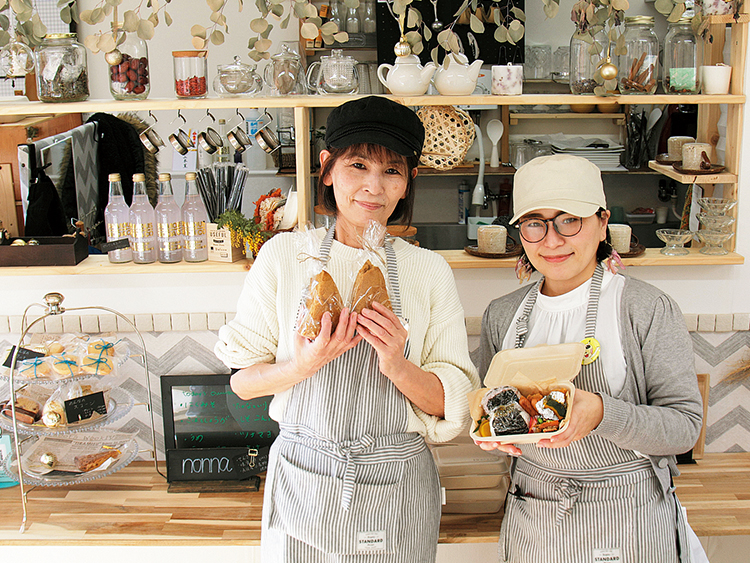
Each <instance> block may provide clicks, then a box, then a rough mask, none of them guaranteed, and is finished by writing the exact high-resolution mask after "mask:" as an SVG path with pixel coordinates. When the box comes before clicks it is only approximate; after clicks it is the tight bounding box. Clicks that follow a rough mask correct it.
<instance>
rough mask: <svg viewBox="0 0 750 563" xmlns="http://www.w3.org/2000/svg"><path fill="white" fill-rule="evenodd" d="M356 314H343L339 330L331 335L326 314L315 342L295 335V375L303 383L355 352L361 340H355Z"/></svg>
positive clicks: (329, 318) (343, 311) (356, 337)
mask: <svg viewBox="0 0 750 563" xmlns="http://www.w3.org/2000/svg"><path fill="white" fill-rule="evenodd" d="M356 328H357V313H350V312H349V309H348V308H345V309H343V310H342V311H341V315H340V316H339V322H338V325H337V326H336V330H335V331H334V332H333V334H331V313H328V312H326V313H324V314H323V317H322V319H321V320H320V333H319V334H318V337H317V338H316V339H315V340H312V341H311V340H308V339H307V338H305V337H304V336H302V335H301V334H299V333H298V332H295V333H294V359H293V360H292V363H293V365H294V369H295V371H298V372H299V374H300V375H301V376H302V377H301V379H300V381H302V380H304V379H307V378H308V377H311V376H312V375H314V374H315V373H316V372H317V371H318V370H319V369H320V368H322V367H323V366H324V365H326V364H327V363H329V362H331V361H333V360H335V359H336V358H338V357H339V356H340V355H341V354H343V353H344V352H346V351H347V350H350V349H352V348H354V347H355V346H356V345H357V344H359V341H360V340H362V337H361V336H360V335H356V336H355V334H354V333H355V330H356Z"/></svg>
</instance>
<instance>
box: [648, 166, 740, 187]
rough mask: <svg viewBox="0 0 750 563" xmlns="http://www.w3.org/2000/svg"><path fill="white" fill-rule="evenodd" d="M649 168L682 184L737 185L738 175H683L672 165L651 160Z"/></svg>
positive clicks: (722, 173) (723, 173) (725, 173)
mask: <svg viewBox="0 0 750 563" xmlns="http://www.w3.org/2000/svg"><path fill="white" fill-rule="evenodd" d="M648 167H649V168H651V169H652V170H656V171H657V172H658V173H659V174H664V175H665V176H667V177H668V178H672V180H677V181H678V182H680V183H681V184H686V185H688V186H689V185H692V184H736V183H737V174H731V173H729V172H721V173H719V174H681V173H680V172H678V171H677V170H675V169H674V168H673V167H672V166H671V165H667V164H659V163H658V162H656V161H655V160H649V162H648Z"/></svg>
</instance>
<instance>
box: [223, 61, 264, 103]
mask: <svg viewBox="0 0 750 563" xmlns="http://www.w3.org/2000/svg"><path fill="white" fill-rule="evenodd" d="M216 69H217V74H216V78H214V91H215V92H216V93H217V94H219V96H237V95H240V94H250V95H254V94H258V93H259V92H260V91H261V90H262V89H263V80H261V78H260V75H259V74H258V73H257V72H255V65H247V64H244V63H242V62H241V61H240V58H239V57H234V62H233V63H230V64H226V65H217V66H216Z"/></svg>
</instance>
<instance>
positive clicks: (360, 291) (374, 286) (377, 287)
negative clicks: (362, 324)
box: [351, 260, 393, 313]
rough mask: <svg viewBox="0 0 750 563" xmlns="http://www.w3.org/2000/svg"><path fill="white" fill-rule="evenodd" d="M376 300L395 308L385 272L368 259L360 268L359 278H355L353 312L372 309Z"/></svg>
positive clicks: (389, 307)
mask: <svg viewBox="0 0 750 563" xmlns="http://www.w3.org/2000/svg"><path fill="white" fill-rule="evenodd" d="M375 301H377V302H378V303H381V304H382V305H384V306H385V307H387V308H388V309H391V310H393V309H392V308H391V300H390V298H389V297H388V286H387V285H386V284H385V278H384V277H383V272H381V271H380V268H377V267H375V266H374V265H373V264H372V262H370V261H369V260H368V261H367V262H365V263H364V264H363V265H362V267H361V268H360V269H359V273H358V274H357V279H356V280H354V288H353V289H352V306H351V310H352V312H353V313H360V312H361V311H362V309H372V304H373V303H374V302H375Z"/></svg>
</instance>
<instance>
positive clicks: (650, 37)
mask: <svg viewBox="0 0 750 563" xmlns="http://www.w3.org/2000/svg"><path fill="white" fill-rule="evenodd" d="M623 35H624V41H625V48H626V49H627V53H625V54H624V55H622V56H621V57H620V72H619V77H618V81H617V82H618V87H619V89H620V93H621V94H653V93H654V92H656V83H657V77H658V76H659V74H658V71H659V38H658V37H657V36H656V34H655V33H654V17H653V16H628V17H626V18H625V32H624V33H623Z"/></svg>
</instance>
